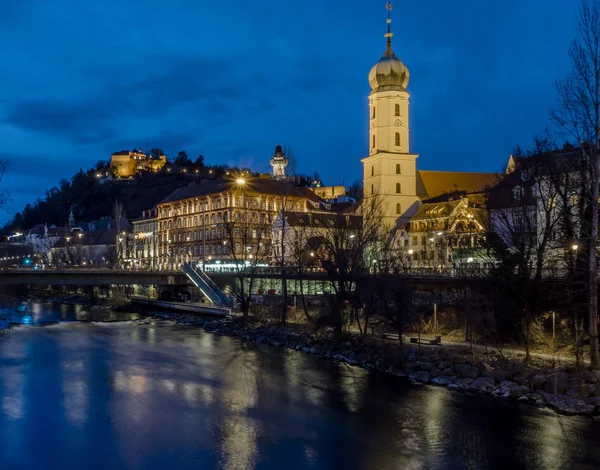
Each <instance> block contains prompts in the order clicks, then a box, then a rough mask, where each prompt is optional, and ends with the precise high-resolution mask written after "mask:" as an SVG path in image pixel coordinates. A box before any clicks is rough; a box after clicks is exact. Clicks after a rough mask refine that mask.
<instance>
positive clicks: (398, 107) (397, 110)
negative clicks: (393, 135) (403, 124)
mask: <svg viewBox="0 0 600 470" xmlns="http://www.w3.org/2000/svg"><path fill="white" fill-rule="evenodd" d="M395 108H396V112H395V113H394V114H395V115H396V116H400V105H399V104H397V105H396V106H395Z"/></svg>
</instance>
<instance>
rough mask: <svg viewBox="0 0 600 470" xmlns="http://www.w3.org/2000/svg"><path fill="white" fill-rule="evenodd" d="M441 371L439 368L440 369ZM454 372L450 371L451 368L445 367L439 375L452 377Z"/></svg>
mask: <svg viewBox="0 0 600 470" xmlns="http://www.w3.org/2000/svg"><path fill="white" fill-rule="evenodd" d="M440 369H441V367H440ZM453 374H454V371H453V370H452V367H446V368H445V369H442V371H441V372H440V375H453Z"/></svg>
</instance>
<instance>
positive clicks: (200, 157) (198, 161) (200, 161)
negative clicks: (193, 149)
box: [194, 154, 204, 171]
mask: <svg viewBox="0 0 600 470" xmlns="http://www.w3.org/2000/svg"><path fill="white" fill-rule="evenodd" d="M194 165H196V166H197V167H198V169H199V170H200V171H202V170H204V155H202V154H200V155H198V158H196V161H195V162H194Z"/></svg>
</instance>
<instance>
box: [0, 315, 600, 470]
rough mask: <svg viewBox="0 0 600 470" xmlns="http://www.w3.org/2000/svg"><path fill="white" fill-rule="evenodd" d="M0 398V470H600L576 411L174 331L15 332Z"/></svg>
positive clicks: (4, 345) (2, 354) (0, 359)
mask: <svg viewBox="0 0 600 470" xmlns="http://www.w3.org/2000/svg"><path fill="white" fill-rule="evenodd" d="M58 314H59V315H61V316H62V315H63V314H64V312H62V311H61V312H59V313H58ZM34 316H35V315H34ZM67 316H68V315H67ZM0 404H1V409H0V469H12V468H19V469H41V468H61V469H80V468H86V469H87V468H98V469H101V468H110V469H120V468H123V469H125V468H127V469H140V470H141V469H144V470H154V469H157V470H158V469H165V468H169V469H197V468H203V469H204V468H224V469H229V470H237V469H244V470H245V469H285V470H288V469H289V470H292V469H300V468H313V469H329V468H343V469H373V470H380V469H393V468H399V469H437V468H440V469H454V468H472V469H479V468H502V469H504V468H511V469H514V468H516V469H518V468H590V469H591V468H598V467H599V466H600V451H599V450H598V448H597V446H596V442H597V441H598V439H599V438H600V427H599V426H598V425H594V424H593V423H591V422H590V421H588V420H586V419H584V418H567V417H561V416H558V415H555V414H552V413H550V412H545V411H541V410H537V409H534V408H530V407H526V406H520V405H517V404H515V403H512V402H504V401H500V400H497V399H492V398H489V397H485V396H474V395H470V396H465V395H462V394H459V393H453V392H448V391H445V390H443V389H439V388H433V387H413V386H409V385H404V384H401V383H398V382H396V381H394V380H392V379H389V378H377V377H373V376H371V375H369V374H368V373H367V372H365V371H364V370H362V369H357V368H353V367H349V366H347V365H344V364H336V363H333V362H328V361H323V360H320V359H318V358H314V357H310V356H306V355H303V354H301V353H297V352H292V351H286V350H283V349H276V348H269V347H266V346H258V345H254V344H248V343H243V342H240V341H237V340H235V339H231V338H227V337H220V336H214V335H211V334H208V333H205V332H203V331H201V330H200V329H195V328H191V327H182V326H175V325H171V324H158V325H156V326H154V325H141V324H137V325H136V324H125V323H117V324H110V325H107V324H81V323H67V324H61V325H57V326H52V327H43V328H24V329H17V330H15V331H13V332H11V334H10V335H9V336H8V337H7V338H5V339H4V340H2V341H0ZM32 448H35V452H32Z"/></svg>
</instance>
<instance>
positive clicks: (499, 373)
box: [489, 369, 508, 383]
mask: <svg viewBox="0 0 600 470" xmlns="http://www.w3.org/2000/svg"><path fill="white" fill-rule="evenodd" d="M489 376H490V377H493V379H494V380H495V381H496V382H497V383H500V382H502V381H503V380H506V379H508V372H507V371H505V370H502V369H495V370H493V371H491V372H490V374H489Z"/></svg>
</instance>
